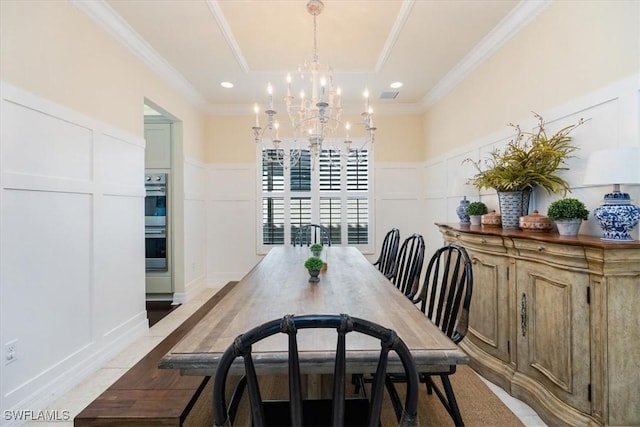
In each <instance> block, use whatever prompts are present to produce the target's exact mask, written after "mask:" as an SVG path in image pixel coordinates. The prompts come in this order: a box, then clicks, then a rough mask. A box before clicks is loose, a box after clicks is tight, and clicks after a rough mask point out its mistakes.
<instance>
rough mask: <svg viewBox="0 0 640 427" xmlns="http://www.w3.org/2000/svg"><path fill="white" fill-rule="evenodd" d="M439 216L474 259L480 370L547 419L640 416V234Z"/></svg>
mask: <svg viewBox="0 0 640 427" xmlns="http://www.w3.org/2000/svg"><path fill="white" fill-rule="evenodd" d="M436 225H437V226H438V227H439V229H440V232H441V233H442V235H443V237H444V240H445V242H447V243H449V242H450V243H457V244H460V245H461V246H463V247H465V248H466V249H467V251H468V253H469V256H470V257H471V260H472V262H473V278H474V289H473V298H472V302H471V312H470V318H469V332H468V334H467V338H466V339H465V340H464V341H463V342H462V343H461V347H462V348H463V349H464V350H465V351H466V352H467V354H468V355H469V357H470V359H471V363H470V364H471V366H472V367H473V368H474V369H476V370H477V371H478V372H479V373H480V374H482V375H483V376H484V377H486V378H487V379H489V380H490V381H492V382H494V383H496V384H498V385H500V386H501V387H503V388H504V389H505V390H507V391H508V392H509V393H510V394H511V395H513V396H514V397H517V398H518V399H521V400H523V401H524V402H526V403H528V404H529V405H530V406H531V407H533V408H534V409H535V410H536V412H538V414H539V415H540V417H541V418H542V419H543V420H545V422H547V423H548V424H550V425H554V426H555V425H571V426H588V425H610V426H632V425H634V426H638V425H640V369H639V368H638V366H639V365H638V363H639V360H640V242H638V241H633V242H606V241H603V240H601V239H600V238H598V237H593V236H577V237H564V236H560V235H558V234H552V233H535V232H522V231H519V230H503V229H501V228H484V227H481V226H469V225H467V226H464V225H459V224H436Z"/></svg>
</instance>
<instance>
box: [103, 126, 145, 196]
mask: <svg viewBox="0 0 640 427" xmlns="http://www.w3.org/2000/svg"><path fill="white" fill-rule="evenodd" d="M95 158H96V163H97V171H96V174H97V182H99V183H101V184H102V185H103V186H104V188H103V190H104V191H105V192H107V193H112V192H113V193H116V194H118V193H120V194H122V193H131V194H133V195H138V196H141V195H142V196H144V169H140V165H141V164H143V165H144V150H141V149H140V146H139V145H137V144H132V143H131V142H130V141H127V140H124V139H122V137H118V136H114V135H106V134H99V135H97V136H96V157H95Z"/></svg>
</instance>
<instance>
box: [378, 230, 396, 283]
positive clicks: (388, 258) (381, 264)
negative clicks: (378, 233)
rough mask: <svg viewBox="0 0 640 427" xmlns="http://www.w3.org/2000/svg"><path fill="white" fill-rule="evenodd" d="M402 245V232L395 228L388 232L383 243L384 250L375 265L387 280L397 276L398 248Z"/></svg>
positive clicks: (382, 249)
mask: <svg viewBox="0 0 640 427" xmlns="http://www.w3.org/2000/svg"><path fill="white" fill-rule="evenodd" d="M399 245H400V230H398V229H397V228H393V229H391V230H389V231H388V232H387V234H386V235H385V236H384V240H383V241H382V248H381V249H380V255H379V256H378V260H377V261H376V262H375V263H373V265H374V266H376V267H378V270H379V271H380V272H381V273H382V274H384V275H385V277H386V278H387V279H392V278H393V276H395V266H396V258H397V257H398V246H399Z"/></svg>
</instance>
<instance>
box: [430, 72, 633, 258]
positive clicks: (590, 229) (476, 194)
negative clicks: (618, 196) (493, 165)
mask: <svg viewBox="0 0 640 427" xmlns="http://www.w3.org/2000/svg"><path fill="white" fill-rule="evenodd" d="M639 85H640V76H639V75H634V76H630V77H629V78H627V79H624V80H621V81H620V82H616V83H614V84H612V85H610V86H607V87H605V88H602V89H600V90H597V91H595V92H593V93H590V94H587V95H585V96H583V97H580V98H579V99H575V100H572V101H571V102H568V103H566V104H564V105H560V106H557V107H556V108H553V109H551V110H549V111H538V113H539V114H541V115H542V117H544V119H545V121H546V123H547V125H546V128H547V130H548V133H549V134H551V133H553V132H555V131H557V130H559V129H561V128H563V127H564V126H567V125H570V124H574V123H577V122H578V120H579V119H580V118H584V119H585V120H587V122H586V123H585V124H583V125H582V126H580V127H578V128H577V129H575V130H574V131H573V132H572V133H571V136H572V137H573V143H574V144H576V145H577V146H579V147H580V148H579V150H578V151H576V152H575V157H573V158H571V159H569V160H568V162H567V166H568V167H569V168H570V169H569V171H566V172H564V173H562V176H563V177H564V178H565V179H566V180H567V182H568V183H569V184H570V186H571V193H567V197H575V198H579V199H581V200H583V201H584V202H585V204H586V205H587V209H589V210H590V211H591V214H590V216H589V220H588V221H586V222H584V223H583V224H582V226H581V228H580V233H581V234H588V235H596V236H597V235H600V234H601V229H600V226H599V224H598V223H597V222H596V220H595V219H594V218H593V215H592V213H593V209H595V208H597V207H598V206H600V204H601V203H602V197H603V196H604V194H605V193H607V192H610V191H611V189H612V185H606V186H598V187H587V186H585V185H583V184H582V182H583V179H584V171H585V168H586V164H587V159H588V158H589V154H591V153H592V152H593V151H594V150H597V149H601V148H606V147H619V146H638V145H640V135H639V132H640V96H639V95H638V86H639ZM516 119H518V118H514V122H516ZM519 124H520V126H521V128H522V129H523V130H524V131H533V130H534V129H535V127H536V125H537V120H536V119H535V118H533V116H531V117H530V118H525V119H524V120H522V121H521V122H519ZM514 135H515V133H514V131H513V128H511V127H509V126H508V125H505V127H504V128H502V129H498V130H496V132H494V133H492V134H490V135H487V136H485V137H482V138H479V139H478V140H476V141H469V144H468V145H466V146H464V147H462V148H460V149H457V150H454V151H452V152H450V153H447V154H446V155H443V156H441V157H439V158H437V159H433V160H431V161H429V162H427V163H426V165H425V169H426V170H425V181H424V187H425V189H424V192H425V195H426V198H427V200H426V204H427V210H426V211H425V212H426V216H427V217H428V219H425V220H426V221H427V222H428V223H429V225H431V226H432V225H433V222H434V221H437V222H458V217H457V215H456V212H455V210H456V208H457V207H458V205H459V203H460V200H461V199H462V197H463V196H467V199H469V200H471V201H475V200H482V201H483V202H485V203H486V204H487V206H488V207H489V209H496V210H499V205H498V198H497V195H496V192H495V190H493V189H483V190H482V191H478V190H477V189H476V188H475V187H473V186H465V185H464V182H465V181H466V180H467V179H468V178H469V177H471V176H472V175H473V174H474V173H475V169H474V168H473V165H471V164H468V163H466V164H463V163H462V160H464V159H465V158H467V157H469V158H472V159H475V160H479V159H480V160H484V159H487V158H488V157H489V155H490V153H491V152H492V151H493V150H494V149H503V148H504V147H505V145H506V144H507V143H508V142H509V141H510V140H511V139H512V138H513V136H514ZM429 143H437V142H429ZM612 167H615V165H612ZM442 177H447V178H446V182H443V181H442V179H441V178H442ZM622 187H623V188H622V191H625V192H627V193H630V195H631V198H632V199H633V200H634V203H636V204H638V203H639V202H640V186H638V185H623V186H622ZM443 189H446V193H445V194H443ZM561 197H563V194H562V193H557V194H551V195H548V194H546V193H545V192H544V191H542V190H540V189H537V190H536V191H534V194H533V197H532V200H531V204H530V211H533V210H534V209H537V210H538V211H539V212H540V213H542V214H546V212H547V209H548V207H549V205H550V204H551V202H553V201H554V200H557V199H559V198H561ZM432 206H446V212H439V213H438V212H437V210H438V208H435V211H434V209H432ZM432 228H435V227H433V226H432ZM429 236H430V237H437V233H429ZM634 236H635V237H634V238H636V239H637V238H638V228H636V229H635V230H634ZM429 240H430V239H429ZM429 245H432V242H431V241H429V242H427V246H429ZM430 249H435V247H432V248H428V249H427V252H429V250H430Z"/></svg>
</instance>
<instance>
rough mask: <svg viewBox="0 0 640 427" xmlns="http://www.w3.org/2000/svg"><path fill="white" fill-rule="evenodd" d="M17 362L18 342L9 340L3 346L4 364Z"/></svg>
mask: <svg viewBox="0 0 640 427" xmlns="http://www.w3.org/2000/svg"><path fill="white" fill-rule="evenodd" d="M16 360H18V340H11V341H9V342H7V343H6V344H5V345H4V364H5V365H8V364H9V363H13V362H15V361H16Z"/></svg>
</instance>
